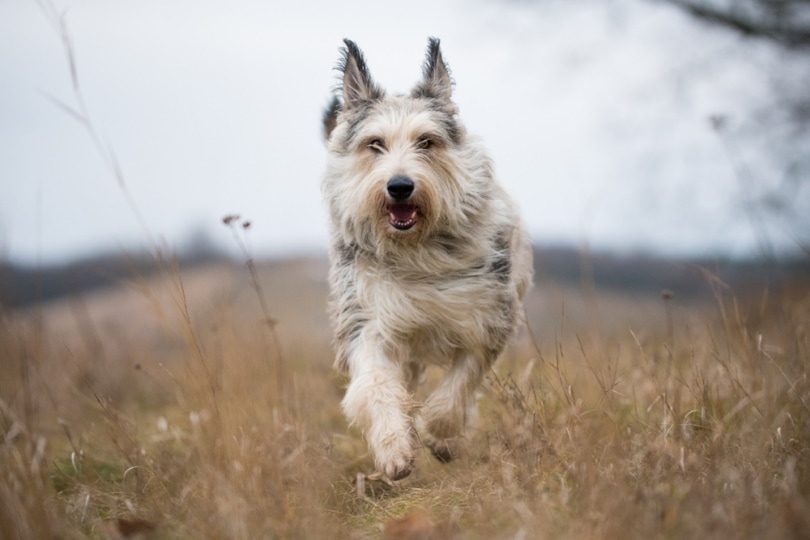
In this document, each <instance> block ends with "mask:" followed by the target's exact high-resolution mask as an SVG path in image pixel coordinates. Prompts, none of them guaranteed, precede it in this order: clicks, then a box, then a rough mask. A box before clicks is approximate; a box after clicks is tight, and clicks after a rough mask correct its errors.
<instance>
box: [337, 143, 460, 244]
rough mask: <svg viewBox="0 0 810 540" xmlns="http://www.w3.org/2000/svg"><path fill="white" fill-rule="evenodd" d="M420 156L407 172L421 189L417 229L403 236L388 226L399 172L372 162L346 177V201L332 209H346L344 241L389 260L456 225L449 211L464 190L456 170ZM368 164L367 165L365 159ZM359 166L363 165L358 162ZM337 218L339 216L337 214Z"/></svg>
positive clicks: (342, 223) (417, 199)
mask: <svg viewBox="0 0 810 540" xmlns="http://www.w3.org/2000/svg"><path fill="white" fill-rule="evenodd" d="M427 159H428V158H424V157H421V156H420V157H416V158H414V159H413V163H412V164H411V166H409V167H406V168H405V169H404V171H403V172H404V173H405V174H407V175H408V176H409V177H410V178H412V179H413V180H414V183H415V184H416V189H415V191H414V194H413V196H412V198H411V199H410V200H409V202H412V203H413V204H415V205H416V206H417V207H418V208H419V215H418V222H417V224H416V225H415V227H414V229H413V230H407V231H397V230H395V229H393V228H392V226H391V225H390V223H389V221H388V210H387V208H388V205H389V204H390V202H391V201H390V200H389V199H388V197H387V196H386V184H387V182H388V179H389V178H390V177H391V176H393V175H394V173H393V171H389V170H385V169H384V170H379V169H378V168H377V167H375V166H373V164H370V163H368V162H366V163H361V164H360V170H357V171H355V174H354V176H352V177H349V178H345V179H344V182H345V185H346V187H347V189H343V190H341V191H342V197H341V199H342V201H332V203H331V204H333V205H336V206H337V207H341V205H342V208H343V211H342V212H341V213H340V229H341V231H342V235H343V237H344V239H345V240H346V241H347V242H348V243H351V242H356V243H357V244H358V245H359V246H360V247H362V248H364V249H366V250H368V251H372V252H376V253H377V254H378V255H385V254H386V252H389V251H395V250H400V249H401V248H402V247H404V246H418V245H419V244H420V243H421V242H422V241H423V240H424V239H425V238H429V237H430V236H431V235H433V234H434V233H435V232H436V231H437V230H439V229H441V228H443V227H447V224H448V221H450V212H449V211H448V209H449V208H453V207H454V204H453V201H454V200H456V199H458V197H459V196H460V193H461V190H460V186H459V185H458V182H457V181H456V179H455V177H454V175H453V174H452V172H451V171H452V168H451V167H448V166H446V164H442V165H439V163H438V162H439V161H440V158H439V157H433V158H431V162H427ZM362 161H366V160H361V162H362ZM354 164H355V165H358V163H357V161H355V162H354ZM333 215H334V214H333Z"/></svg>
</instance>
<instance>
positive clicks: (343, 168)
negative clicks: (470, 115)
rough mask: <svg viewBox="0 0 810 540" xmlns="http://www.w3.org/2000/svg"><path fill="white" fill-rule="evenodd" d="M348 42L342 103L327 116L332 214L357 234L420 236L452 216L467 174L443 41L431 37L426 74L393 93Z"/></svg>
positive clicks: (407, 238)
mask: <svg viewBox="0 0 810 540" xmlns="http://www.w3.org/2000/svg"><path fill="white" fill-rule="evenodd" d="M345 43H346V47H345V49H343V62H342V64H341V70H342V72H343V92H342V97H343V99H342V103H341V101H340V100H339V99H338V98H335V100H334V101H333V103H332V106H331V107H330V108H329V109H328V110H327V111H326V114H325V115H324V133H325V135H326V137H327V139H328V143H329V166H328V170H327V174H326V180H325V182H324V189H325V195H326V198H327V201H328V202H329V204H330V209H331V210H332V212H333V220H334V221H335V222H336V223H338V224H339V226H340V227H341V228H343V229H346V230H347V231H350V232H351V233H352V234H351V236H353V237H355V238H363V237H365V236H369V234H370V235H371V238H368V240H369V241H372V242H377V243H378V242H380V241H382V240H386V239H388V240H390V239H395V240H396V241H398V242H399V241H410V240H412V241H418V239H419V238H420V237H422V236H424V235H425V234H428V233H429V232H430V231H431V230H435V229H436V228H437V227H441V226H442V223H443V222H445V225H446V222H447V221H448V220H452V219H453V217H452V212H451V209H457V208H458V207H459V204H458V201H459V200H460V199H461V197H462V193H463V192H464V191H465V189H466V186H465V185H464V179H465V177H466V176H469V175H465V174H463V171H461V170H460V167H461V166H462V162H463V157H462V156H461V153H463V152H462V147H463V140H464V138H465V133H464V129H463V127H462V126H461V125H460V124H459V122H458V119H457V118H456V106H455V105H454V104H453V102H452V101H451V92H452V80H451V77H450V74H449V72H448V69H447V66H446V65H445V63H444V61H443V59H442V56H441V52H440V50H439V41H438V40H436V39H431V40H430V44H429V47H428V55H427V60H426V62H425V66H424V77H423V79H422V81H420V82H419V83H418V84H417V85H416V86H415V87H414V89H413V90H412V91H411V93H410V94H409V95H392V96H389V95H386V93H385V92H384V91H383V90H382V89H381V88H380V87H379V86H377V85H376V84H375V83H374V81H373V80H372V79H371V76H370V74H369V72H368V68H367V66H366V63H365V60H364V58H363V55H362V53H361V52H360V50H359V49H358V48H357V46H356V45H355V44H354V43H353V42H351V41H349V40H346V41H345ZM338 209H339V210H338Z"/></svg>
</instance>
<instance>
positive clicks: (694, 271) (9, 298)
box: [0, 246, 810, 308]
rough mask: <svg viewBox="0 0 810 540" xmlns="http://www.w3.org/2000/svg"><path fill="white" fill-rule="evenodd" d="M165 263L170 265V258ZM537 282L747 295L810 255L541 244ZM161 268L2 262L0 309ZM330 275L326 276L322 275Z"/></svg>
mask: <svg viewBox="0 0 810 540" xmlns="http://www.w3.org/2000/svg"><path fill="white" fill-rule="evenodd" d="M224 260H227V258H226V257H225V256H224V255H219V254H217V253H215V252H212V251H206V252H203V253H199V254H196V255H186V256H181V257H179V258H178V260H177V263H178V264H179V266H180V267H181V268H183V269H187V268H191V267H196V266H200V265H205V264H211V263H214V262H221V261H224ZM164 264H165V263H164ZM534 264H535V280H536V281H537V282H539V283H542V282H543V281H544V280H551V281H554V282H557V283H560V284H566V285H574V286H582V287H595V288H597V289H600V290H611V289H616V290H622V291H636V292H643V293H653V294H658V293H659V292H660V291H661V290H663V289H668V290H671V291H673V292H674V293H675V294H677V295H679V296H695V295H703V294H707V293H708V292H710V285H709V281H708V279H707V278H706V276H705V274H704V270H705V271H708V272H710V273H711V274H712V275H715V276H717V277H719V278H720V279H721V280H722V281H723V282H724V283H727V284H729V285H730V286H732V287H733V288H734V289H735V290H737V291H739V292H742V291H744V290H745V289H747V288H748V287H751V286H758V287H761V286H762V285H763V284H767V285H769V286H771V287H778V286H779V285H780V284H782V283H786V282H789V281H793V280H802V279H804V280H806V279H808V278H810V259H808V258H807V257H805V258H797V259H793V260H788V261H779V262H775V261H772V262H764V261H760V260H748V261H732V260H728V259H708V258H707V259H693V260H684V259H680V260H676V259H669V258H664V257H654V256H649V255H629V256H628V255H619V254H615V253H608V252H593V253H584V252H582V251H580V250H577V249H574V248H571V247H549V246H546V247H537V248H535V253H534ZM159 269H160V265H159V264H158V263H157V262H156V261H155V259H154V258H153V257H152V256H151V255H150V254H146V253H141V254H137V255H131V256H124V255H121V254H115V255H113V254H104V255H99V256H96V257H92V258H88V259H82V260H79V261H75V262H72V263H70V264H65V265H58V266H48V267H43V268H35V267H30V266H21V265H15V264H10V263H3V262H0V307H7V308H20V307H25V306H30V305H33V304H36V303H37V302H46V301H49V300H53V299H56V298H59V297H63V296H67V295H71V294H79V293H86V292H89V291H92V290H95V289H99V288H102V287H108V286H110V285H115V284H118V283H120V282H121V281H126V280H131V279H134V278H139V277H140V278H144V277H148V276H150V275H151V274H153V273H154V272H156V271H157V270H159ZM324 278H325V276H324Z"/></svg>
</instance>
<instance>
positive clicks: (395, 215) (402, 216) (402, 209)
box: [388, 203, 416, 222]
mask: <svg viewBox="0 0 810 540" xmlns="http://www.w3.org/2000/svg"><path fill="white" fill-rule="evenodd" d="M388 214H389V216H390V217H391V220H392V221H399V222H408V221H411V220H412V219H413V218H415V217H416V206H414V205H412V204H405V203H398V204H392V205H391V206H389V207H388Z"/></svg>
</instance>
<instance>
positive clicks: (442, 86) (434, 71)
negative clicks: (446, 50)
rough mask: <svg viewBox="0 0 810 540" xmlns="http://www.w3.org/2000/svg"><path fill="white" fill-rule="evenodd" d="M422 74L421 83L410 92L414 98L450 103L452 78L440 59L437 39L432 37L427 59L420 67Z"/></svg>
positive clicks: (440, 54) (429, 42) (440, 52)
mask: <svg viewBox="0 0 810 540" xmlns="http://www.w3.org/2000/svg"><path fill="white" fill-rule="evenodd" d="M422 74H423V78H422V82H421V83H419V84H418V85H417V86H416V88H414V89H413V92H411V94H412V95H413V96H414V97H432V98H437V99H440V100H443V101H450V97H451V95H452V93H453V78H452V77H451V76H450V70H449V69H448V68H447V64H445V63H444V59H443V58H442V51H441V50H440V49H439V39H438V38H433V37H432V38H430V39H429V40H428V50H427V57H426V58H425V64H424V65H423V66H422Z"/></svg>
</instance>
